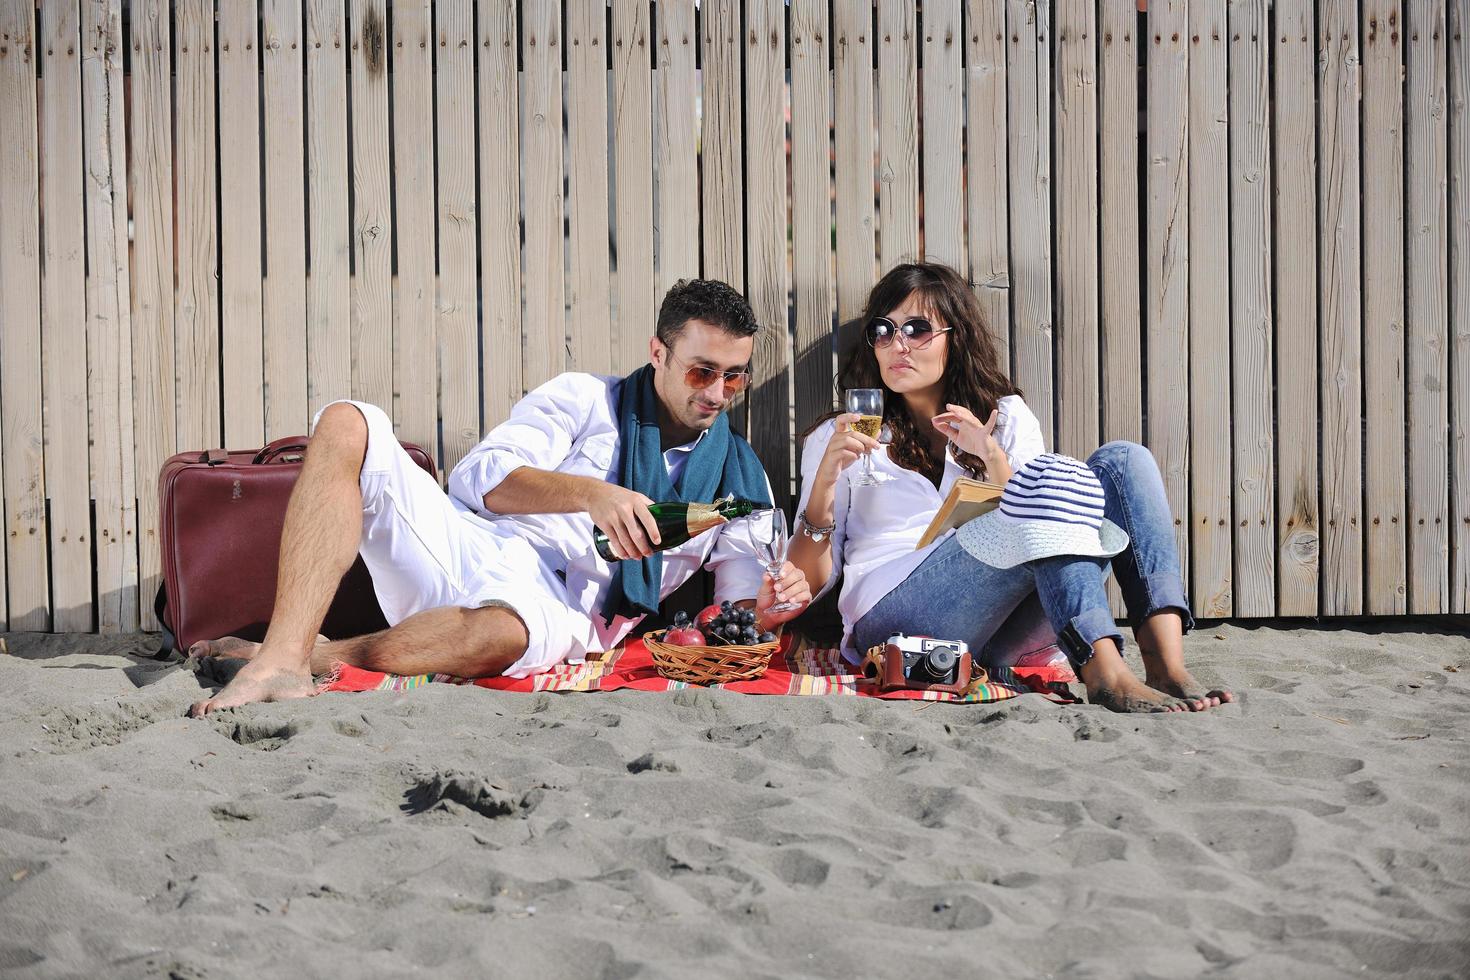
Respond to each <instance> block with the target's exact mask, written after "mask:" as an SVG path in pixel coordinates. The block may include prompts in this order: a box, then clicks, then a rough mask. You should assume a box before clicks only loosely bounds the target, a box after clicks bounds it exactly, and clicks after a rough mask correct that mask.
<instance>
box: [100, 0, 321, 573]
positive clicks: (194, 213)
mask: <svg viewBox="0 0 1470 980" xmlns="http://www.w3.org/2000/svg"><path fill="white" fill-rule="evenodd" d="M174 25H175V27H174V29H175V34H174V47H175V50H174V68H175V79H174V107H175V108H174V119H175V129H174V160H175V163H176V166H177V171H176V173H175V177H176V180H177V184H178V190H177V192H176V193H177V195H178V196H177V199H176V201H177V204H176V208H177V210H176V219H177V226H178V231H177V240H178V255H177V256H176V263H177V271H176V273H175V277H176V280H177V283H178V288H177V290H176V292H175V294H174V332H175V342H176V343H177V345H178V348H177V360H176V361H175V366H176V368H177V370H178V399H179V402H178V427H179V428H178V433H179V445H181V446H184V447H185V448H188V449H208V448H210V447H212V446H219V445H220V444H221V438H222V434H221V432H220V382H219V358H220V344H219V248H218V242H217V239H216V237H215V236H216V228H217V214H216V206H215V192H216V186H215V143H214V141H215V129H214V121H215V110H214V105H215V84H214V83H215V69H214V5H213V4H212V3H210V2H207V0H179V2H178V3H177V4H176V5H175V11H174ZM300 315H301V314H300V311H299V310H297V311H296V316H297V317H299V316H300ZM101 543H102V542H101V532H100V530H99V532H98V544H99V545H100V544H101Z"/></svg>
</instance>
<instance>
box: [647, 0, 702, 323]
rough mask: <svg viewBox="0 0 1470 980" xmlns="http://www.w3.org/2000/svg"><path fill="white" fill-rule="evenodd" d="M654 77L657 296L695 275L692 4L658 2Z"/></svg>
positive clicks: (696, 199) (695, 125) (696, 195)
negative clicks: (656, 62)
mask: <svg viewBox="0 0 1470 980" xmlns="http://www.w3.org/2000/svg"><path fill="white" fill-rule="evenodd" d="M657 27H658V67H657V69H656V71H655V74H656V75H657V76H658V79H657V81H656V82H655V83H654V90H653V98H654V103H653V113H654V118H655V120H656V121H657V130H658V140H657V150H656V157H657V159H656V161H655V162H656V165H657V167H658V180H657V181H656V182H655V186H654V196H655V199H656V201H657V204H658V217H657V227H656V228H655V234H654V237H655V244H656V246H657V265H658V286H657V294H658V295H659V296H660V297H661V296H663V295H664V294H665V293H667V292H668V291H669V287H671V286H673V285H674V283H676V282H678V281H679V280H680V279H683V278H686V277H689V276H697V275H699V228H698V227H697V223H696V222H695V221H692V220H690V216H691V215H696V214H698V213H699V157H698V150H697V147H698V143H699V129H700V125H699V116H698V110H697V109H696V107H695V98H696V97H697V95H698V94H699V93H698V83H697V82H696V81H695V74H694V62H695V52H696V47H695V44H696V40H697V37H698V35H697V33H696V28H695V23H694V0H660V2H659V5H658V20H657Z"/></svg>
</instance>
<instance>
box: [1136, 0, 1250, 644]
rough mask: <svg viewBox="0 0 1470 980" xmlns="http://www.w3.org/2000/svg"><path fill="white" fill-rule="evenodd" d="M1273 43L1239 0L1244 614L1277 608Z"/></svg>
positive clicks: (1236, 214) (1233, 249)
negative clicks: (1270, 85)
mask: <svg viewBox="0 0 1470 980" xmlns="http://www.w3.org/2000/svg"><path fill="white" fill-rule="evenodd" d="M1269 52H1270V36H1269V33H1268V26H1267V22H1266V5H1265V0H1230V256H1231V261H1230V285H1231V289H1230V352H1231V364H1230V368H1231V378H1232V390H1231V406H1232V415H1231V424H1232V427H1233V435H1234V443H1235V453H1234V461H1235V463H1234V479H1235V489H1234V496H1235V615H1237V616H1270V615H1272V614H1273V613H1274V612H1275V610H1276V561H1275V537H1276V535H1275V515H1276V500H1275V487H1276V478H1275V472H1274V458H1275V450H1274V446H1273V440H1272V423H1273V418H1272V406H1271V379H1272V370H1273V360H1272V355H1271V345H1272V337H1273V328H1272V320H1271V317H1272V305H1271V197H1270V188H1269V177H1270V160H1271V107H1270V92H1269V89H1268V81H1267V80H1268V78H1269V74H1268V60H1269ZM1151 152H1152V151H1151ZM1150 383H1152V380H1150Z"/></svg>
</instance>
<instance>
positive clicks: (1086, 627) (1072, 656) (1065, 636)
mask: <svg viewBox="0 0 1470 980" xmlns="http://www.w3.org/2000/svg"><path fill="white" fill-rule="evenodd" d="M1109 637H1110V638H1112V640H1113V642H1114V643H1116V644H1118V652H1119V653H1121V652H1122V651H1123V634H1122V633H1120V632H1118V626H1117V624H1116V623H1114V622H1113V614H1112V613H1111V612H1109V611H1108V610H1106V609H1086V610H1083V611H1082V612H1080V613H1078V614H1077V615H1076V616H1073V617H1072V619H1071V620H1070V621H1068V622H1067V624H1066V626H1064V627H1062V628H1061V629H1060V630H1058V631H1057V640H1058V641H1059V642H1060V644H1061V647H1062V651H1063V652H1064V653H1066V655H1067V659H1068V660H1070V661H1072V666H1073V667H1079V668H1080V667H1081V666H1082V665H1084V664H1086V663H1087V662H1088V661H1089V660H1091V659H1092V653H1093V651H1092V645H1093V644H1094V643H1096V642H1097V641H1098V640H1101V639H1106V638H1109Z"/></svg>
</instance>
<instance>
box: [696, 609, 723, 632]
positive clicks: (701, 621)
mask: <svg viewBox="0 0 1470 980" xmlns="http://www.w3.org/2000/svg"><path fill="white" fill-rule="evenodd" d="M719 614H720V604H719V603H718V602H717V603H715V604H714V605H712V606H705V607H704V608H703V609H701V610H700V611H699V615H697V616H695V617H694V625H695V626H697V627H698V628H699V629H704V628H705V627H706V626H708V625H709V624H710V621H711V620H713V619H714V618H715V617H716V616H718V615H719Z"/></svg>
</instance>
